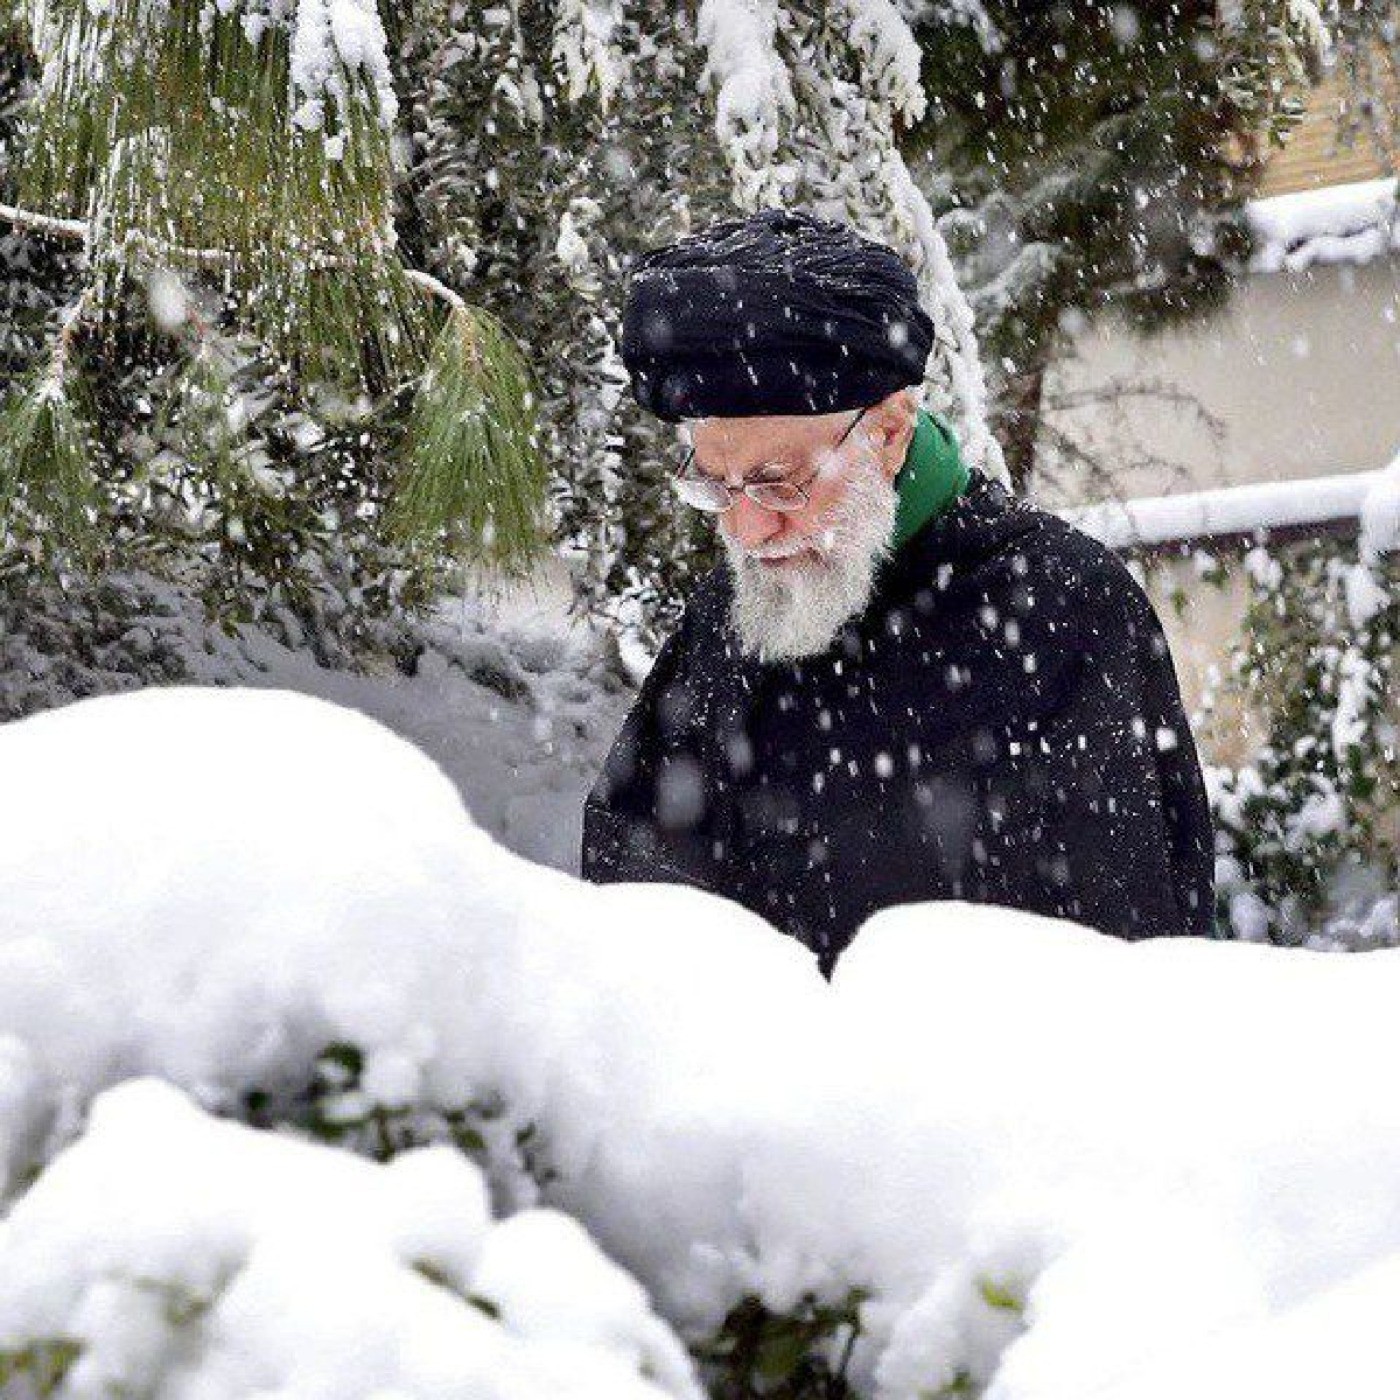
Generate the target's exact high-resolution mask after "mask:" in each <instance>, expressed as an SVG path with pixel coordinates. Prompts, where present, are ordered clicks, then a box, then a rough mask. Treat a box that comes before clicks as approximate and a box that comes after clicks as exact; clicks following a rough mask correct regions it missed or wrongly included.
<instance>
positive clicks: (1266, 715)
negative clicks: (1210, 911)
mask: <svg viewBox="0 0 1400 1400" xmlns="http://www.w3.org/2000/svg"><path fill="white" fill-rule="evenodd" d="M1397 542H1400V462H1397V463H1396V464H1395V465H1394V466H1393V467H1392V468H1391V469H1390V470H1389V471H1388V472H1387V473H1385V474H1383V476H1382V477H1381V479H1380V484H1379V485H1378V486H1376V487H1374V488H1373V489H1372V491H1371V493H1370V494H1369V495H1368V497H1367V499H1366V501H1365V502H1364V503H1363V506H1362V512H1361V520H1360V532H1359V537H1358V542H1357V545H1356V549H1355V553H1354V554H1353V553H1351V551H1349V550H1342V549H1339V548H1338V546H1337V545H1336V543H1335V542H1333V541H1329V540H1322V541H1313V542H1305V543H1302V544H1292V545H1282V546H1279V547H1276V548H1275V547H1270V546H1269V545H1268V544H1267V543H1260V544H1257V545H1255V546H1254V547H1253V548H1252V549H1250V551H1249V552H1248V553H1247V554H1246V555H1245V558H1244V568H1245V576H1246V579H1247V583H1248V588H1249V603H1248V608H1247V611H1246V614H1245V619H1244V628H1243V631H1242V633H1241V636H1240V639H1239V642H1238V644H1237V645H1236V646H1235V648H1234V651H1233V654H1232V656H1231V659H1230V673H1229V676H1228V678H1227V684H1228V685H1229V687H1230V688H1231V689H1232V690H1233V692H1234V694H1235V695H1236V697H1237V698H1238V699H1239V700H1240V701H1242V702H1243V703H1244V705H1245V706H1246V707H1247V710H1248V712H1249V713H1250V714H1251V716H1252V717H1254V718H1257V720H1258V721H1259V723H1260V725H1261V728H1262V733H1263V740H1262V742H1261V743H1259V744H1258V746H1257V747H1256V748H1255V749H1254V751H1253V752H1252V753H1251V754H1250V755H1249V757H1248V759H1247V760H1246V761H1245V762H1244V763H1242V764H1240V765H1239V766H1237V767H1231V766H1227V765H1223V764H1222V765H1211V766H1209V767H1208V768H1207V772H1206V776H1207V782H1208V786H1209V789H1210V794H1211V799H1212V807H1213V809H1214V815H1215V821H1216V830H1217V841H1218V847H1219V850H1220V855H1221V860H1220V866H1219V873H1220V882H1219V884H1220V894H1221V898H1222V901H1223V902H1224V903H1225V906H1226V914H1227V917H1228V918H1229V919H1230V921H1231V924H1232V926H1233V928H1234V930H1235V933H1236V934H1237V935H1238V936H1240V937H1246V938H1273V939H1276V940H1279V941H1295V942H1296V941H1299V940H1301V939H1303V938H1304V937H1307V936H1309V934H1310V933H1312V932H1314V931H1316V930H1317V929H1318V928H1319V927H1320V926H1322V925H1323V924H1324V923H1325V922H1329V921H1330V922H1336V921H1339V920H1340V921H1342V922H1346V923H1348V924H1350V925H1357V926H1358V928H1359V927H1360V926H1364V925H1366V924H1367V923H1374V922H1375V921H1376V920H1377V918H1380V919H1382V920H1383V919H1384V917H1385V912H1384V911H1385V907H1386V906H1385V901H1387V900H1389V901H1390V904H1391V907H1392V910H1393V901H1394V896H1395V894H1396V893H1397V892H1400V835H1397V830H1398V829H1397V822H1400V708H1397V695H1400V556H1398V555H1397V554H1396V553H1395V549H1396V545H1397ZM1214 704H1215V699H1214V697H1208V699H1207V708H1208V709H1209V708H1212V707H1213V706H1214ZM1391 922H1392V923H1393V912H1392V915H1391ZM1357 936H1358V938H1359V939H1360V941H1362V942H1365V941H1375V938H1376V934H1375V933H1372V934H1371V935H1369V936H1365V935H1362V934H1361V933H1360V932H1358V934H1357ZM1390 941H1394V939H1393V937H1392V938H1391V940H1390Z"/></svg>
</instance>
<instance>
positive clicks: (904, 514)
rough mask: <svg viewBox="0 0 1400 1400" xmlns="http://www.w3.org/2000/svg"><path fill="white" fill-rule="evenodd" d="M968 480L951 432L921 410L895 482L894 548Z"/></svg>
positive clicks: (959, 492) (937, 512) (942, 507)
mask: <svg viewBox="0 0 1400 1400" xmlns="http://www.w3.org/2000/svg"><path fill="white" fill-rule="evenodd" d="M970 480H971V473H970V472H969V471H968V469H967V467H966V466H965V465H964V463H963V459H962V457H961V455H960V454H959V452H958V443H957V439H956V438H955V437H954V436H953V432H952V429H951V428H949V427H948V426H947V425H946V424H945V423H944V422H943V421H942V420H941V419H938V418H935V417H934V416H933V415H932V414H930V413H928V412H927V411H926V410H924V409H922V408H921V409H920V410H919V416H918V420H917V422H916V423H915V424H914V436H913V439H912V440H911V441H910V443H909V451H908V452H907V453H906V454H905V456H904V465H903V466H902V467H900V469H899V474H898V475H897V476H896V477H895V479H894V484H895V490H897V491H898V492H899V506H898V509H897V513H896V515H895V521H894V548H895V549H896V550H897V549H899V548H900V547H901V546H902V545H903V544H904V542H905V541H906V540H908V539H910V538H912V537H913V536H914V535H916V534H918V532H919V531H920V530H921V529H923V527H924V526H925V525H926V524H928V522H929V521H930V520H932V519H933V517H934V516H935V515H941V514H942V512H943V511H945V510H946V509H947V508H948V507H949V506H950V505H952V503H953V502H954V501H955V500H957V498H958V497H959V496H961V495H962V493H963V491H964V490H965V489H966V487H967V483H968V482H969V481H970Z"/></svg>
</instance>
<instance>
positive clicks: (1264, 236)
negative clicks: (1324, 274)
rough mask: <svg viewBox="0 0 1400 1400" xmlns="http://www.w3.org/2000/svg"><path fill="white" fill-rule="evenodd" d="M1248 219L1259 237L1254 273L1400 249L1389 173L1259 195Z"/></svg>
mask: <svg viewBox="0 0 1400 1400" xmlns="http://www.w3.org/2000/svg"><path fill="white" fill-rule="evenodd" d="M1247 218H1248V220H1249V227H1250V229H1251V231H1252V232H1253V234H1254V236H1255V238H1256V239H1257V240H1258V246H1257V248H1256V249H1255V252H1254V256H1253V258H1252V259H1251V262H1250V268H1251V270H1252V271H1254V272H1279V271H1282V270H1287V271H1290V272H1298V271H1301V270H1302V269H1303V268H1307V267H1312V266H1313V265H1314V264H1331V263H1366V262H1371V261H1372V260H1373V259H1375V258H1378V257H1382V256H1384V255H1385V254H1387V253H1393V252H1397V251H1400V206H1398V205H1397V201H1396V181H1395V180H1393V179H1391V178H1389V177H1386V178H1385V179H1380V180H1358V181H1356V182H1355V183H1353V184H1347V185H1331V186H1328V187H1327V188H1325V189H1320V190H1303V191H1301V192H1299V193H1297V194H1281V195H1275V196H1274V197H1273V198H1271V199H1256V200H1254V201H1253V202H1252V203H1251V204H1250V205H1249V206H1248V209H1247Z"/></svg>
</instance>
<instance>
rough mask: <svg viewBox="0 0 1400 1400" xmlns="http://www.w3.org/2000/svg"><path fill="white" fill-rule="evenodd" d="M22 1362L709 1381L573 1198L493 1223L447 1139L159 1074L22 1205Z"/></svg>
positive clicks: (17, 1344) (96, 1378)
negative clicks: (239, 1112) (237, 1110)
mask: <svg viewBox="0 0 1400 1400" xmlns="http://www.w3.org/2000/svg"><path fill="white" fill-rule="evenodd" d="M20 1376H23V1377H25V1378H26V1379H28V1380H29V1381H30V1382H31V1383H38V1388H39V1390H40V1392H41V1393H55V1392H56V1393H59V1394H62V1395H64V1396H71V1397H78V1396H92V1397H98V1396H111V1395H150V1396H169V1397H175V1396H180V1397H189V1400H193V1398H194V1397H200V1400H215V1397H223V1396H226V1397H229V1400H233V1398H234V1397H238V1396H246V1395H248V1394H250V1393H252V1392H254V1391H256V1392H257V1393H261V1394H279V1395H288V1396H292V1395H294V1396H296V1397H298V1400H355V1398H356V1397H365V1400H369V1398H370V1397H384V1396H386V1395H389V1394H393V1395H394V1396H398V1397H404V1398H405V1400H407V1397H424V1400H427V1398H428V1397H447V1396H464V1395H472V1396H482V1397H497V1396H499V1397H501V1400H506V1397H510V1400H527V1398H528V1397H537V1400H556V1397H561V1398H562V1397H578V1400H583V1397H595V1398H596V1400H614V1397H617V1400H621V1397H634V1398H635V1400H645V1398H646V1397H648V1396H651V1397H659V1396H661V1395H672V1396H678V1397H682V1400H698V1397H699V1395H700V1390H699V1388H698V1386H697V1385H696V1383H695V1381H694V1378H693V1375H692V1372H691V1366H690V1362H689V1359H688V1358H687V1356H686V1353H685V1350H684V1348H683V1347H682V1346H681V1344H680V1342H679V1341H678V1340H677V1339H676V1338H675V1337H674V1336H673V1335H672V1333H671V1332H670V1330H669V1329H668V1328H667V1327H666V1326H665V1324H664V1323H662V1322H661V1321H660V1320H659V1319H658V1318H657V1317H656V1316H655V1315H654V1314H653V1313H652V1312H651V1311H650V1309H649V1307H648V1306H647V1301H646V1295H645V1293H644V1292H643V1290H642V1288H641V1287H640V1286H639V1285H638V1284H636V1283H635V1282H634V1281H633V1280H631V1279H630V1278H628V1277H627V1276H626V1275H625V1274H624V1273H623V1272H622V1271H621V1270H620V1269H618V1268H617V1267H616V1266H615V1265H613V1264H611V1263H609V1262H608V1261H607V1260H606V1259H605V1258H603V1256H602V1255H601V1254H600V1253H599V1252H598V1250H597V1249H596V1248H595V1247H594V1246H593V1244H592V1243H591V1241H590V1240H589V1239H588V1237H587V1235H586V1234H585V1232H584V1231H583V1230H582V1229H581V1228H580V1227H579V1226H578V1225H577V1224H576V1223H575V1222H574V1221H572V1220H570V1219H569V1218H568V1217H567V1216H563V1215H560V1214H558V1213H557V1212H554V1211H525V1212H522V1213H520V1214H517V1215H514V1216H512V1217H510V1218H509V1219H508V1220H506V1221H504V1222H501V1223H499V1224H494V1225H493V1224H492V1222H491V1216H490V1211H489V1209H488V1206H487V1200H486V1190H485V1186H484V1184H483V1182H482V1180H481V1177H480V1175H479V1174H478V1173H477V1171H476V1170H475V1169H474V1168H473V1167H472V1166H470V1164H468V1163H467V1162H466V1160H465V1159H464V1158H462V1157H461V1156H460V1155H459V1154H457V1153H455V1152H453V1151H451V1150H450V1149H448V1148H428V1149H425V1150H422V1151H418V1152H412V1153H406V1154H404V1155H403V1156H400V1157H398V1158H396V1159H395V1160H394V1161H393V1162H392V1163H390V1164H389V1165H387V1166H376V1165H374V1164H373V1163H370V1162H366V1161H364V1160H362V1159H361V1158H358V1157H355V1156H352V1155H351V1154H349V1153H345V1152H338V1151H335V1150H334V1149H331V1148H326V1147H320V1146H316V1145H314V1144H310V1143H305V1142H299V1141H296V1140H295V1139H292V1138H289V1137H286V1136H283V1135H280V1134H274V1133H261V1132H255V1131H253V1130H252V1129H249V1128H246V1127H242V1126H240V1125H239V1124H236V1123H229V1122H223V1121H219V1120H217V1119H214V1118H212V1117H210V1116H209V1115H208V1114H206V1113H204V1112H202V1111H201V1110H199V1109H198V1108H197V1107H196V1106H195V1105H194V1104H192V1103H191V1102H190V1101H189V1100H188V1099H187V1098H185V1097H183V1096H182V1095H181V1094H179V1093H178V1092H177V1091H176V1090H174V1089H171V1088H169V1087H168V1086H166V1085H164V1084H161V1083H159V1082H157V1081H155V1080H132V1081H129V1082H128V1083H126V1084H123V1085H122V1086H120V1087H119V1088H116V1089H112V1090H109V1091H108V1092H107V1093H106V1094H104V1095H102V1096H101V1097H100V1098H99V1099H98V1100H97V1101H96V1103H95V1104H94V1105H93V1108H92V1112H91V1116H90V1120H89V1123H88V1126H87V1129H86V1130H85V1132H84V1133H83V1135H82V1136H81V1138H79V1140H78V1141H77V1142H76V1143H75V1144H74V1145H73V1146H71V1147H69V1148H68V1149H67V1150H66V1151H65V1152H63V1153H62V1154H60V1156H59V1157H58V1158H57V1159H56V1160H55V1161H54V1162H53V1164H52V1165H51V1166H49V1167H48V1168H47V1170H45V1171H44V1173H43V1174H42V1175H41V1176H40V1177H39V1179H38V1181H37V1182H35V1184H34V1185H33V1186H32V1187H31V1188H30V1189H29V1190H28V1191H27V1192H26V1193H25V1195H24V1196H23V1197H22V1198H21V1199H20V1200H19V1202H18V1203H17V1204H16V1206H15V1207H14V1209H13V1211H11V1213H10V1215H9V1216H8V1218H7V1219H6V1220H5V1221H4V1222H3V1223H0V1390H4V1384H5V1381H6V1379H13V1378H17V1377H20ZM4 1393H6V1394H9V1393H10V1392H9V1391H8V1390H5V1391H4Z"/></svg>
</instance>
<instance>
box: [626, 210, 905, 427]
mask: <svg viewBox="0 0 1400 1400" xmlns="http://www.w3.org/2000/svg"><path fill="white" fill-rule="evenodd" d="M932 345H933V322H932V321H931V320H930V319H929V316H928V313H927V312H926V311H925V310H924V309H923V307H921V306H920V305H919V289H918V283H917V282H915V280H914V274H913V273H912V272H911V271H910V270H909V268H908V267H907V266H906V265H905V264H904V262H903V261H902V260H901V259H900V258H899V256H898V254H896V253H895V252H894V250H893V249H891V248H887V247H885V246H884V244H882V243H876V242H873V241H872V240H870V239H868V238H862V237H861V236H860V235H859V234H857V233H856V232H855V231H854V230H853V229H850V228H848V227H847V226H846V225H845V224H841V223H836V222H833V221H831V220H828V219H818V218H814V217H813V216H812V215H810V214H801V213H790V212H788V211H786V210H781V209H766V210H764V211H762V212H761V213H758V214H754V215H751V216H750V217H748V218H744V219H721V220H719V221H718V222H717V223H712V224H711V225H710V226H709V227H708V228H705V229H702V230H700V231H699V232H698V233H694V234H691V235H690V236H689V237H686V238H682V239H680V240H679V241H677V242H675V243H671V244H668V245H666V246H665V247H661V248H653V249H650V250H649V251H648V252H646V253H643V254H642V255H641V257H640V258H638V260H637V262H636V265H635V267H634V268H633V271H632V275H631V278H630V279H629V281H628V285H627V302H626V306H625V308H624V310H623V317H622V359H623V363H624V364H625V365H626V366H627V371H628V373H629V374H630V375H631V378H632V393H633V395H634V396H635V397H636V400H637V402H638V403H639V404H641V405H642V407H643V408H645V409H648V410H649V411H650V412H652V413H654V414H655V415H656V416H657V417H658V418H664V419H666V420H668V421H670V422H673V423H674V422H678V421H679V420H680V419H682V418H710V417H721V418H746V417H750V416H756V415H761V414H775V413H835V412H836V411H837V410H839V409H845V408H864V407H867V406H868V405H870V404H873V403H878V402H879V401H880V400H881V399H883V398H885V397H886V396H887V395H889V394H892V393H893V392H894V391H895V390H896V389H900V388H903V387H904V386H905V385H909V384H918V383H921V382H922V380H923V377H924V363H925V361H927V359H928V354H929V350H930V348H931V347H932Z"/></svg>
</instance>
